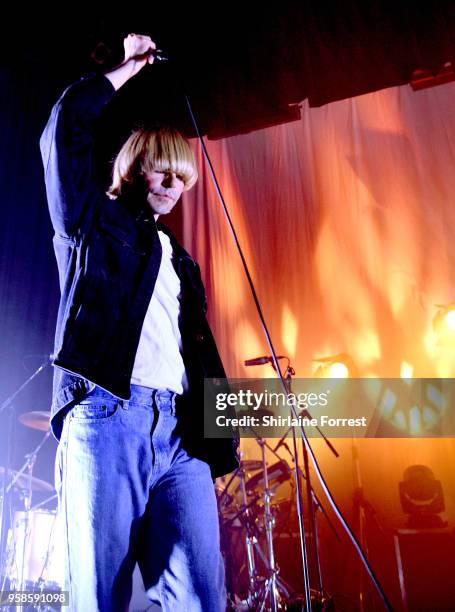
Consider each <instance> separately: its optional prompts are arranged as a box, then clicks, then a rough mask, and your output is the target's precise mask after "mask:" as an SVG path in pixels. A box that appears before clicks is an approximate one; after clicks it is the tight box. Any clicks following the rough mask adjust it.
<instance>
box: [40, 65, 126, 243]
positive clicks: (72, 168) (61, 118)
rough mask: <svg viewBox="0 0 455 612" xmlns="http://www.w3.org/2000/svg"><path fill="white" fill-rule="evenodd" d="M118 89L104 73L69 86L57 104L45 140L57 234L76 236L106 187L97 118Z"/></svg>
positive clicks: (43, 151)
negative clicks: (96, 142) (96, 141)
mask: <svg viewBox="0 0 455 612" xmlns="http://www.w3.org/2000/svg"><path fill="white" fill-rule="evenodd" d="M114 93H115V90H114V88H113V86H112V84H111V83H110V81H109V80H108V79H107V78H106V77H104V76H90V77H86V78H83V79H81V80H80V81H78V82H76V83H74V84H73V85H70V86H69V87H68V88H67V89H66V90H65V91H64V93H63V94H62V96H61V97H60V99H59V100H58V101H57V103H56V104H55V106H54V107H53V109H52V112H51V115H50V117H49V120H48V122H47V125H46V127H45V129H44V132H43V134H42V136H41V139H40V149H41V155H42V159H43V165H44V178H45V183H46V193H47V201H48V205H49V212H50V216H51V220H52V225H53V227H54V230H55V233H56V234H58V235H60V236H64V237H70V238H72V237H73V236H74V235H75V233H76V231H77V230H78V228H79V227H80V226H81V224H82V223H83V221H84V218H85V217H86V216H87V213H89V212H90V209H91V207H92V206H93V205H94V202H95V201H96V199H97V198H99V197H100V194H101V190H102V186H101V185H99V184H97V182H96V181H95V180H94V171H93V132H94V125H95V122H96V119H97V118H98V116H99V115H100V113H101V111H102V109H103V107H104V106H105V104H106V103H107V102H109V100H110V99H111V98H112V97H113V95H114Z"/></svg>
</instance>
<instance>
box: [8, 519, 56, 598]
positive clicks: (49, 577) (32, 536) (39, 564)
mask: <svg viewBox="0 0 455 612" xmlns="http://www.w3.org/2000/svg"><path fill="white" fill-rule="evenodd" d="M9 536H10V537H9V543H8V549H9V554H8V565H7V576H8V578H9V581H10V584H14V585H16V588H19V587H22V589H26V590H29V589H31V590H34V588H35V587H39V586H40V585H41V586H42V585H46V586H45V588H47V589H49V590H54V589H57V590H62V589H63V584H64V557H63V551H62V550H61V548H60V546H61V543H62V542H63V538H61V537H60V534H59V521H58V518H57V514H56V512H50V511H46V510H32V511H31V512H25V511H18V512H15V513H14V521H13V526H12V529H11V531H10V534H9Z"/></svg>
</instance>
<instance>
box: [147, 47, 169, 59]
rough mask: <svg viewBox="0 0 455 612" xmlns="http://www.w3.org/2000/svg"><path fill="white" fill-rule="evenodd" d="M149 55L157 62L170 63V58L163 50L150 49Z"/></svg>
mask: <svg viewBox="0 0 455 612" xmlns="http://www.w3.org/2000/svg"><path fill="white" fill-rule="evenodd" d="M148 55H153V57H154V58H155V61H156V62H168V61H169V58H168V57H167V56H166V55H164V51H163V49H149V51H148Z"/></svg>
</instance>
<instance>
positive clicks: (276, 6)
mask: <svg viewBox="0 0 455 612" xmlns="http://www.w3.org/2000/svg"><path fill="white" fill-rule="evenodd" d="M131 4H132V5H131V8H129V7H128V4H126V5H124V6H123V8H122V9H121V10H120V9H117V8H116V9H115V10H114V9H113V8H112V7H111V8H109V9H108V8H106V7H101V6H100V5H97V6H92V7H90V8H87V7H84V6H82V5H80V4H79V3H74V4H72V5H68V6H65V7H63V6H62V7H61V8H59V9H57V10H55V9H54V10H52V11H51V10H50V9H49V8H46V7H45V6H42V5H38V6H36V7H34V8H32V9H30V8H28V7H25V6H22V5H21V6H20V7H17V8H15V7H12V12H11V13H10V16H9V17H8V18H6V17H5V18H4V20H3V32H2V38H1V41H0V84H1V98H0V125H1V144H0V172H1V196H0V198H1V200H0V201H1V211H2V223H1V224H0V233H1V236H0V399H2V400H3V399H4V398H6V397H8V396H9V395H10V394H11V393H13V391H15V389H17V388H18V386H19V385H20V384H21V383H22V382H23V381H24V380H25V379H26V378H27V377H28V376H30V375H31V373H32V372H33V371H34V370H35V369H36V368H37V367H38V366H39V365H40V363H41V362H42V361H43V360H44V359H45V356H46V355H49V354H50V353H51V352H52V345H53V333H54V323H55V318H56V311H57V305H58V284H57V270H56V266H55V262H54V255H53V251H52V243H51V238H52V229H51V225H50V222H49V219H48V215H47V209H46V201H45V194H44V185H43V180H42V170H41V162H40V157H39V149H38V140H39V136H40V133H41V131H42V129H43V127H44V125H45V122H46V120H47V116H48V114H49V112H50V109H51V106H52V104H53V103H54V102H55V100H56V98H57V96H58V95H59V94H60V92H61V91H62V89H63V88H64V87H65V86H66V85H67V84H69V83H70V82H72V81H73V80H75V79H76V78H78V77H79V76H81V75H82V74H84V73H86V72H88V71H92V70H103V69H105V68H106V67H108V66H112V65H115V63H116V62H118V61H120V59H121V57H122V40H123V37H124V36H125V35H126V34H128V32H137V33H147V34H150V35H151V36H152V38H153V39H154V40H155V41H156V42H157V44H158V46H159V47H160V48H162V49H164V50H165V52H166V53H167V55H168V56H169V58H170V61H169V62H168V63H163V64H160V65H155V66H153V67H147V68H146V69H145V70H144V71H143V72H142V73H141V74H140V75H139V76H138V77H137V78H135V79H134V80H133V81H131V82H130V83H128V85H126V86H125V88H123V89H122V91H121V92H120V94H119V95H118V97H117V99H116V101H115V102H114V103H113V104H112V106H111V107H110V108H109V112H108V113H106V114H105V116H104V118H103V121H102V122H101V124H100V136H102V138H100V143H101V144H100V147H99V154H100V158H101V159H102V160H104V161H107V160H109V159H111V158H112V156H113V155H114V152H115V150H116V148H117V147H118V145H119V144H120V143H121V142H122V140H123V139H124V137H125V135H126V134H127V133H128V132H129V130H130V129H131V127H132V125H133V124H134V123H137V122H151V121H153V122H155V121H157V120H158V121H165V122H167V123H173V124H176V125H177V127H179V128H180V129H181V130H183V131H184V132H185V133H186V134H187V135H189V136H193V135H194V129H193V127H192V124H191V122H190V120H189V117H188V112H187V110H186V106H185V102H184V99H183V93H184V92H185V93H187V94H189V96H190V99H191V101H192V103H193V108H194V111H195V113H196V115H197V117H198V119H199V122H200V127H201V131H202V132H203V133H204V134H207V135H208V136H209V137H210V138H220V137H225V136H229V135H232V134H237V133H242V132H246V131H250V130H254V129H258V128H260V127H264V126H267V125H273V124H276V123H280V122H284V121H289V120H292V119H295V118H296V117H297V116H298V113H299V109H298V106H296V104H297V103H299V102H300V101H302V100H304V99H306V98H308V100H309V103H310V105H312V106H320V105H323V104H326V103H328V102H331V101H334V100H339V99H342V98H346V97H351V96H355V95H359V94H362V93H366V92H369V91H373V90H377V89H381V88H385V87H390V86H395V85H402V84H405V83H409V82H410V81H411V80H412V79H413V78H414V77H415V71H416V70H421V71H424V72H425V73H426V74H427V76H429V77H431V76H432V75H437V74H438V73H439V72H440V70H441V68H442V67H443V65H444V64H445V63H446V62H455V7H454V3H453V2H448V1H447V0H441V1H438V2H436V1H435V2H422V3H419V2H410V1H404V2H395V3H392V2H384V1H382V2H379V1H377V0H373V1H369V2H364V1H361V0H359V1H358V2H353V1H351V0H345V1H339V2H337V1H336V0H334V1H332V2H329V1H327V0H325V1H320V0H318V1H317V2H316V1H315V0H313V1H309V0H306V1H302V2H295V3H292V2H280V3H276V2H275V3H270V5H267V4H266V3H246V2H244V3H243V5H242V4H240V3H224V4H213V5H212V6H210V5H204V8H203V7H202V4H199V5H197V4H196V5H194V3H193V4H186V6H185V7H184V8H182V7H180V6H178V5H175V4H174V5H172V4H170V3H167V6H166V7H161V6H153V5H152V4H151V3H147V4H146V5H140V6H138V5H137V3H136V4H134V5H133V3H131ZM112 6H113V5H112ZM95 60H96V61H95ZM100 62H102V63H100ZM106 167H108V166H106ZM171 225H174V227H176V229H177V233H179V218H178V216H177V217H176V218H174V220H173V221H172V222H171ZM50 401H51V368H50V367H48V368H47V370H46V371H45V372H44V373H43V374H41V375H40V376H39V377H38V378H37V379H36V380H35V381H33V382H32V383H31V385H29V386H28V387H27V389H26V390H25V391H23V392H22V393H21V394H20V395H19V396H18V397H17V400H16V401H15V402H14V408H15V410H16V416H17V415H18V414H21V413H24V412H29V411H32V410H42V411H46V410H49V406H50ZM16 416H14V417H13V418H12V423H13V426H14V428H15V432H14V435H13V436H11V437H9V439H10V441H11V442H12V444H11V450H12V454H13V467H15V468H18V467H20V466H21V464H22V462H23V455H24V453H26V452H30V450H32V448H33V447H34V446H35V445H36V444H38V442H39V441H40V439H41V437H42V435H43V434H42V433H41V432H39V431H36V430H33V429H30V428H26V427H25V426H23V425H22V424H21V423H20V422H19V421H18V420H17V418H16ZM7 439H8V436H7V418H6V416H5V414H2V415H1V416H0V466H3V465H5V463H6V448H7V444H6V442H7ZM55 446H56V443H55V441H54V440H53V439H50V440H49V441H48V442H47V443H46V446H45V448H44V449H43V451H42V453H41V454H40V456H39V458H38V461H37V464H36V468H35V472H34V473H35V475H36V476H38V477H40V478H43V479H45V480H47V481H49V482H51V481H52V479H53V475H52V466H53V456H54V453H55ZM39 499H40V495H37V496H36V500H35V501H39Z"/></svg>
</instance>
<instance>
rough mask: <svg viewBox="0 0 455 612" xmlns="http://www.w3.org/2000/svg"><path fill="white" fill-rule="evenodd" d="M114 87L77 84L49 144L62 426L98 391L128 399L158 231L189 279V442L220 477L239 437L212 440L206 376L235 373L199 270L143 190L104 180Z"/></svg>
mask: <svg viewBox="0 0 455 612" xmlns="http://www.w3.org/2000/svg"><path fill="white" fill-rule="evenodd" d="M114 93H115V90H114V88H113V87H112V85H111V83H110V82H109V80H108V79H106V78H105V77H103V76H91V77H87V78H84V79H82V80H80V81H78V82H77V83H75V84H73V85H71V86H70V87H68V88H67V89H66V90H65V92H64V93H63V95H62V96H61V98H60V99H59V100H58V101H57V103H56V105H55V106H54V108H53V109H52V113H51V116H50V118H49V121H48V123H47V126H46V128H45V130H44V132H43V134H42V136H41V140H40V146H41V153H42V158H43V164H44V171H45V183H46V192H47V199H48V204H49V211H50V215H51V220H52V224H53V227H54V230H55V236H54V250H55V254H56V258H57V265H58V271H59V282H60V290H61V300H60V306H59V311H58V318H57V327H56V334H55V347H54V355H53V357H54V359H53V363H54V366H56V368H55V369H54V390H53V403H52V411H51V422H52V430H53V432H54V434H55V435H56V437H57V438H58V437H59V436H60V434H61V427H62V422H63V417H64V415H65V414H66V412H67V411H68V410H69V409H70V407H71V405H72V404H74V403H75V402H77V401H80V399H82V397H83V396H84V395H86V394H87V392H88V391H90V390H91V389H93V387H94V386H95V385H98V386H100V387H102V388H103V389H106V390H107V391H109V392H110V393H113V394H114V395H116V396H117V397H119V398H121V399H125V400H127V399H129V397H130V380H131V374H132V370H133V364H134V359H135V356H136V351H137V347H138V344H139V337H140V334H141V329H142V324H143V322H144V318H145V314H146V312H147V308H148V305H149V302H150V299H151V297H152V293H153V290H154V286H155V282H156V278H157V275H158V270H159V267H160V262H161V256H162V251H161V244H160V241H159V238H158V229H160V230H162V231H165V232H166V233H167V234H168V235H169V236H170V239H171V243H172V248H173V264H174V267H175V270H176V273H177V275H178V276H179V278H180V282H181V294H180V319H179V327H180V332H181V335H182V346H183V359H184V363H185V368H186V371H187V376H188V383H189V390H188V393H186V394H185V395H184V396H183V397H182V398H180V401H179V402H178V414H179V419H180V421H179V422H180V425H181V430H182V437H183V441H184V444H185V445H186V448H187V449H188V451H189V452H190V453H191V454H192V455H193V456H196V457H198V458H201V459H203V460H205V461H207V462H208V463H209V464H210V466H211V469H212V476H213V477H216V476H220V475H222V474H224V473H227V472H229V471H231V470H233V469H235V468H236V467H237V465H238V462H237V447H238V440H237V439H236V438H235V437H234V438H233V439H230V440H208V439H204V437H203V417H204V415H203V379H204V378H218V377H219V378H223V377H225V373H224V369H223V365H222V363H221V359H220V356H219V354H218V351H217V348H216V345H215V341H214V339H213V335H212V333H211V331H210V328H209V325H208V323H207V319H206V316H205V313H206V298H205V291H204V287H203V284H202V281H201V275H200V270H199V266H198V265H197V264H196V263H195V262H194V261H193V259H192V258H191V257H190V256H189V254H188V253H187V252H186V251H185V250H184V249H183V248H182V247H181V246H180V245H179V244H178V242H177V241H176V239H175V238H174V236H173V235H172V234H171V233H170V232H169V230H168V229H167V228H166V227H165V226H163V225H162V224H156V223H155V220H154V218H153V216H152V215H149V214H148V213H147V210H146V208H144V205H143V200H142V201H141V200H139V199H138V197H137V194H135V193H132V192H131V193H129V194H127V195H125V196H123V197H120V198H118V199H117V200H111V199H109V198H108V196H107V195H106V194H105V193H104V189H103V186H102V183H101V182H100V181H98V180H96V176H95V171H94V160H93V138H94V126H95V122H96V120H97V118H98V117H99V115H100V113H101V111H102V109H103V107H104V106H105V104H106V103H107V102H109V100H110V99H111V98H112V97H113V95H114Z"/></svg>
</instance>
